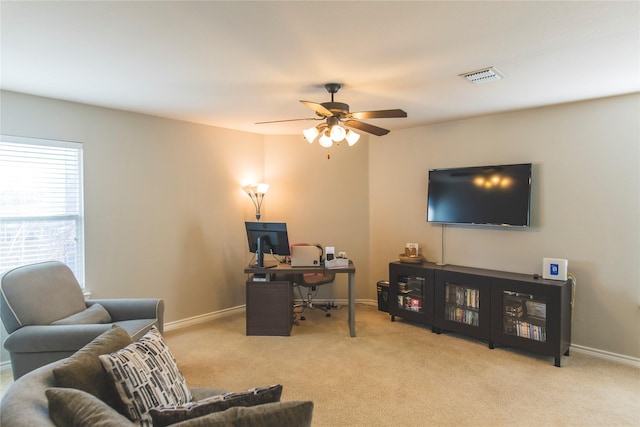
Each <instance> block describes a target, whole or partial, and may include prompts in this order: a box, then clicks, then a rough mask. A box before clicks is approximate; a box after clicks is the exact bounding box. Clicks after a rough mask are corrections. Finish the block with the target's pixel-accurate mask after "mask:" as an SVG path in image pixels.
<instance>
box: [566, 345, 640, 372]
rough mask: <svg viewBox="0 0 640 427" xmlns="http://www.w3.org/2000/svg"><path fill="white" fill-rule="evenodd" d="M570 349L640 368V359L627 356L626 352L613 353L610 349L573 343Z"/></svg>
mask: <svg viewBox="0 0 640 427" xmlns="http://www.w3.org/2000/svg"><path fill="white" fill-rule="evenodd" d="M569 351H575V352H576V353H582V354H586V355H589V356H593V357H597V358H598V359H605V360H609V361H611V362H616V363H620V364H623V365H628V366H632V367H634V368H639V369H640V359H639V358H637V357H631V356H625V355H624V354H617V353H611V352H610V351H605V350H598V349H597V348H590V347H585V346H583V345H577V344H571V347H570V348H569Z"/></svg>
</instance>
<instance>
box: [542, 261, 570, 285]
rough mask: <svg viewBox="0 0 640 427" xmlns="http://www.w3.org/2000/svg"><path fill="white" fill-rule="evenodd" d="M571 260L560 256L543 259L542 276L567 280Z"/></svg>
mask: <svg viewBox="0 0 640 427" xmlns="http://www.w3.org/2000/svg"><path fill="white" fill-rule="evenodd" d="M568 266H569V261H567V260H566V259H560V258H543V259H542V277H543V278H544V279H552V280H567V267H568Z"/></svg>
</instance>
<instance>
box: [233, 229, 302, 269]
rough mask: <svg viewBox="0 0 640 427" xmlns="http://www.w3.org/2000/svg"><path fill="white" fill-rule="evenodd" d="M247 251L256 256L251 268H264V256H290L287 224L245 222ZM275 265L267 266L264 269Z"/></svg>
mask: <svg viewBox="0 0 640 427" xmlns="http://www.w3.org/2000/svg"><path fill="white" fill-rule="evenodd" d="M244 224H245V227H246V228H247V240H248V241H249V251H250V252H253V253H255V254H256V256H257V258H258V260H257V263H256V264H255V265H253V267H258V268H265V265H264V254H268V253H271V254H274V255H280V256H285V255H291V252H290V249H289V236H288V235H287V224H286V223H284V222H245V223H244ZM275 266H276V265H275V264H274V265H267V266H266V268H270V267H275Z"/></svg>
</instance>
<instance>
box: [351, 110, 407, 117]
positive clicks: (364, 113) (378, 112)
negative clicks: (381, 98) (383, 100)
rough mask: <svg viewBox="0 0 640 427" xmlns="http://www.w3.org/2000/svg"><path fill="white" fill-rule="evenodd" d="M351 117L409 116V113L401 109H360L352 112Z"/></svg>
mask: <svg viewBox="0 0 640 427" xmlns="http://www.w3.org/2000/svg"><path fill="white" fill-rule="evenodd" d="M351 117H353V118H354V119H390V118H394V117H407V113H406V112H405V111H403V110H400V109H395V110H376V111H360V112H357V113H351Z"/></svg>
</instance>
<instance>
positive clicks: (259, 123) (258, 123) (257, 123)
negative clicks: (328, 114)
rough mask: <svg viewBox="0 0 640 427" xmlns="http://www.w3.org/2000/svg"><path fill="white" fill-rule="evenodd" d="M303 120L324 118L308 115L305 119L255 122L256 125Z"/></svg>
mask: <svg viewBox="0 0 640 427" xmlns="http://www.w3.org/2000/svg"><path fill="white" fill-rule="evenodd" d="M301 120H324V119H322V118H320V117H307V118H305V119H284V120H268V121H266V122H255V123H254V124H255V125H263V124H266V123H283V122H298V121H301Z"/></svg>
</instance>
